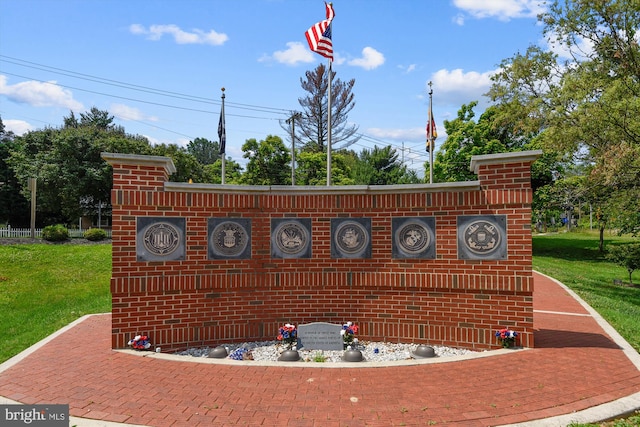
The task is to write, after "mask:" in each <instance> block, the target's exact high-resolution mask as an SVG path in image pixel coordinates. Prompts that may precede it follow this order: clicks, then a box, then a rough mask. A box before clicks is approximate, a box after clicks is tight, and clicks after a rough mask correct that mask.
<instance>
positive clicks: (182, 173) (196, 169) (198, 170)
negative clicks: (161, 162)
mask: <svg viewBox="0 0 640 427" xmlns="http://www.w3.org/2000/svg"><path fill="white" fill-rule="evenodd" d="M151 153H152V154H153V155H155V156H165V157H170V158H171V160H173V164H174V165H175V167H176V172H175V173H174V174H172V175H171V176H170V177H169V179H170V180H171V181H173V182H189V180H192V181H194V182H203V181H204V169H203V166H202V164H201V163H200V162H198V159H196V157H195V156H194V155H192V154H190V153H188V152H187V150H186V149H185V148H184V147H180V146H178V145H177V144H158V145H155V146H154V147H153V149H152V150H151Z"/></svg>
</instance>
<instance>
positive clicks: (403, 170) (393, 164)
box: [353, 145, 417, 185]
mask: <svg viewBox="0 0 640 427" xmlns="http://www.w3.org/2000/svg"><path fill="white" fill-rule="evenodd" d="M358 160H359V161H358V162H357V163H356V165H355V168H354V171H353V172H354V173H353V178H354V181H355V183H356V184H364V185H390V184H407V183H411V182H412V180H413V176H412V174H410V173H409V171H408V170H407V167H406V166H405V165H403V164H402V162H400V161H399V160H398V153H397V152H396V150H395V149H393V148H391V146H390V145H389V146H387V147H384V148H379V147H378V146H375V147H373V150H367V149H364V150H362V152H361V153H360V156H359V159H358ZM416 182H417V181H416Z"/></svg>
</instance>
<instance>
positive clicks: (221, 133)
mask: <svg viewBox="0 0 640 427" xmlns="http://www.w3.org/2000/svg"><path fill="white" fill-rule="evenodd" d="M224 98H225V96H224V88H222V108H221V110H220V124H219V125H218V137H219V138H220V156H221V157H222V184H224V178H225V175H226V173H225V161H226V159H225V157H226V151H227V149H226V148H227V147H226V145H227V129H226V125H225V120H224Z"/></svg>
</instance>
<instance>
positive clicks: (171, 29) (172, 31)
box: [129, 24, 229, 46]
mask: <svg viewBox="0 0 640 427" xmlns="http://www.w3.org/2000/svg"><path fill="white" fill-rule="evenodd" d="M129 31H130V32H131V34H136V35H146V36H147V38H148V39H149V40H160V39H161V38H162V36H163V35H164V34H169V35H171V36H173V39H174V41H175V42H176V43H178V44H209V45H212V46H220V45H223V44H224V43H225V42H226V41H227V40H229V37H228V36H227V35H226V34H224V33H218V32H216V31H214V30H211V31H209V32H208V33H207V32H204V31H202V30H199V29H197V28H196V29H193V30H192V32H187V31H184V30H182V29H181V28H180V27H178V26H177V25H173V24H170V25H151V26H150V27H149V28H148V29H147V28H145V27H144V26H142V25H140V24H131V25H130V26H129Z"/></svg>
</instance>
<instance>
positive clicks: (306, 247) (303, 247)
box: [271, 218, 311, 258]
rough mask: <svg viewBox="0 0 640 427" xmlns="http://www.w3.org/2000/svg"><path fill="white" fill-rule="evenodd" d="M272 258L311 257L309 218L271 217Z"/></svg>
mask: <svg viewBox="0 0 640 427" xmlns="http://www.w3.org/2000/svg"><path fill="white" fill-rule="evenodd" d="M271 256H272V257H273V258H311V218H273V219H271Z"/></svg>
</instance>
